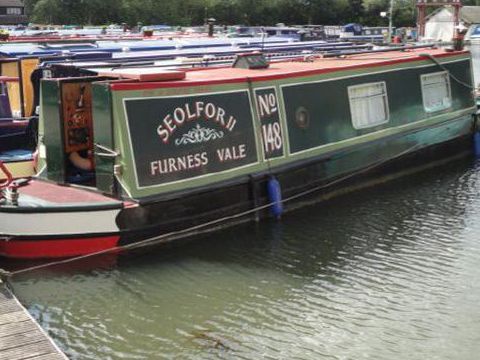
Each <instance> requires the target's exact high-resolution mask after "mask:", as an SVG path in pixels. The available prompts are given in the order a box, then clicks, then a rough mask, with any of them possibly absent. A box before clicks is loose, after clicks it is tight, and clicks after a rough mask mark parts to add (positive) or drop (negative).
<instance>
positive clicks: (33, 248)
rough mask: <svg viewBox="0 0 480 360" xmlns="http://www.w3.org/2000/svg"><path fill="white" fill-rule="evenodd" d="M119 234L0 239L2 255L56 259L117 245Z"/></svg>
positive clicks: (20, 257) (90, 252) (16, 257)
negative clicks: (44, 238) (43, 238)
mask: <svg viewBox="0 0 480 360" xmlns="http://www.w3.org/2000/svg"><path fill="white" fill-rule="evenodd" d="M119 239H120V236H119V235H111V236H101V237H92V238H64V239H55V240H28V239H27V240H9V241H0V256H3V257H8V258H13V259H55V258H67V257H74V256H81V255H87V254H92V253H96V252H99V251H104V250H108V249H113V248H115V247H117V245H118V241H119Z"/></svg>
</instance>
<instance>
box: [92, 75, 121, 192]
mask: <svg viewBox="0 0 480 360" xmlns="http://www.w3.org/2000/svg"><path fill="white" fill-rule="evenodd" d="M92 95H93V96H92V98H93V99H92V114H93V119H94V122H93V134H94V142H95V143H96V144H100V145H101V146H104V147H106V148H107V149H112V150H113V149H115V145H114V141H113V121H112V102H111V93H110V89H109V87H108V84H106V83H98V84H95V83H94V84H93V86H92ZM99 153H105V151H102V150H100V149H95V176H96V184H97V188H98V189H99V190H100V191H103V192H105V193H107V194H112V195H114V194H115V193H116V188H115V176H114V172H113V170H114V169H113V168H114V165H115V158H114V157H108V156H98V154H99Z"/></svg>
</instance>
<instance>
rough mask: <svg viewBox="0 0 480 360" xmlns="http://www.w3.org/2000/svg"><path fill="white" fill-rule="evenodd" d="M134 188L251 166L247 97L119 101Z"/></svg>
mask: <svg viewBox="0 0 480 360" xmlns="http://www.w3.org/2000/svg"><path fill="white" fill-rule="evenodd" d="M124 104H125V112H126V117H127V124H128V128H129V133H130V134H129V135H130V139H131V145H132V151H133V159H134V163H135V172H136V178H137V185H138V187H139V188H142V187H150V186H157V185H163V184H167V183H172V182H178V181H182V180H187V179H193V178H197V177H203V176H208V175H211V174H215V173H219V172H223V171H227V170H232V169H235V168H239V167H244V166H246V165H250V164H253V163H256V162H257V161H258V159H257V149H256V144H255V133H254V128H253V115H252V110H251V106H250V99H249V95H248V92H247V91H235V92H227V93H225V92H224V93H218V94H202V95H188V96H176V97H151V98H135V99H125V100H124Z"/></svg>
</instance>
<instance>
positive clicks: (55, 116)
mask: <svg viewBox="0 0 480 360" xmlns="http://www.w3.org/2000/svg"><path fill="white" fill-rule="evenodd" d="M41 93H42V114H41V116H42V120H43V122H44V139H43V143H44V144H45V146H46V151H47V176H48V178H49V179H50V180H53V181H57V182H61V183H63V182H64V181H65V152H64V151H63V137H64V136H63V127H62V122H61V119H60V107H59V102H60V97H61V94H60V86H59V82H57V81H56V80H42V82H41Z"/></svg>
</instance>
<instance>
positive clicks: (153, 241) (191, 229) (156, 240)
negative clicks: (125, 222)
mask: <svg viewBox="0 0 480 360" xmlns="http://www.w3.org/2000/svg"><path fill="white" fill-rule="evenodd" d="M419 146H420V145H419V144H417V145H414V146H412V147H410V148H408V149H406V150H405V151H403V152H401V153H399V154H398V155H396V156H395V157H393V158H390V159H385V160H381V161H378V162H376V163H374V164H372V165H370V166H367V167H366V168H363V169H360V170H358V171H356V172H353V173H350V174H348V175H345V176H343V177H340V178H338V179H335V180H332V181H330V182H328V183H326V184H323V185H318V186H315V187H313V188H311V189H308V190H305V191H302V192H300V193H298V194H295V195H292V196H290V197H287V198H285V199H282V200H281V201H280V202H281V203H283V204H284V203H287V202H290V201H292V200H296V199H298V198H302V197H304V196H307V195H310V194H312V193H315V192H317V191H319V190H322V189H324V188H327V187H330V186H333V185H336V184H338V183H341V182H343V181H345V180H348V179H350V178H352V177H354V176H356V175H359V174H362V173H365V172H367V171H370V170H372V169H374V168H377V167H379V166H381V165H383V164H384V163H386V162H389V161H391V160H394V159H396V158H399V157H401V156H403V155H405V154H407V153H409V152H411V151H413V150H415V149H416V148H418V147H419ZM276 203H277V202H270V203H267V204H265V205H261V206H258V207H255V208H252V209H250V210H246V211H243V212H240V213H237V214H233V215H228V216H224V217H222V218H219V219H216V220H212V221H209V222H206V223H203V224H200V225H195V226H192V227H189V228H186V229H182V230H178V231H172V232H169V233H166V234H163V235H160V236H157V237H154V238H150V239H146V240H142V241H140V242H137V243H132V244H128V245H123V246H116V247H114V248H110V249H106V250H101V251H97V252H95V253H90V254H86V255H81V256H77V257H73V258H69V259H64V260H59V261H54V262H50V263H46V264H41V265H37V266H32V267H29V268H25V269H21V270H17V271H13V272H9V271H5V270H2V269H0V278H2V277H3V278H4V279H7V278H12V277H13V276H16V275H20V274H25V273H28V272H32V271H35V270H40V269H45V268H48V267H52V266H57V265H63V264H68V263H72V262H76V261H80V260H84V259H87V258H91V257H94V256H99V255H104V254H108V253H113V252H119V251H126V250H131V249H134V248H142V247H145V246H149V245H153V244H159V243H166V242H168V241H171V240H173V238H176V237H179V236H180V235H183V234H189V233H192V232H195V231H199V230H202V229H205V228H209V227H211V226H214V225H219V224H222V223H224V222H227V221H229V220H234V219H238V218H241V217H244V216H246V215H250V214H253V213H256V212H258V211H261V210H265V209H268V208H269V207H271V206H273V205H275V204H276Z"/></svg>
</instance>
